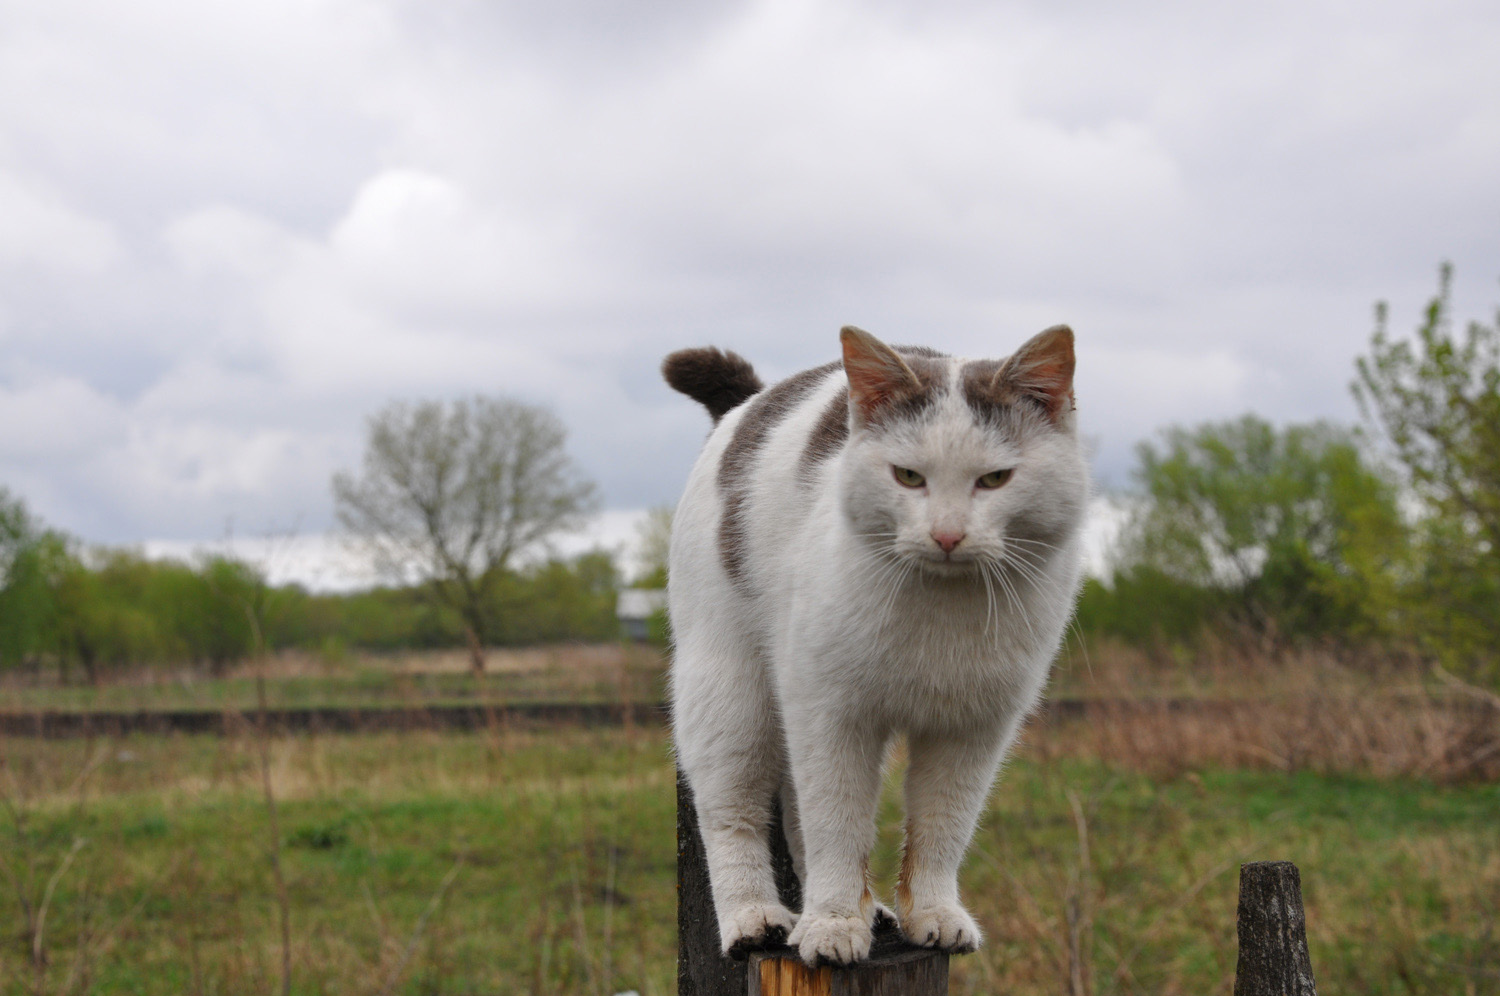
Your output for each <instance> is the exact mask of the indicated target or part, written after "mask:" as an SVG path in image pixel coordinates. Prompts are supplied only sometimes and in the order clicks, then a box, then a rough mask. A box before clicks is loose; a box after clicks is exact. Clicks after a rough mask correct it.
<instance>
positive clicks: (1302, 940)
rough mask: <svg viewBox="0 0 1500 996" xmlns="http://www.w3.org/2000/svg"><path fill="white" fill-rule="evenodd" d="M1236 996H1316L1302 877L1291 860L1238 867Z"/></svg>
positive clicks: (1260, 862) (1257, 862) (1254, 863)
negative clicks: (1238, 944) (1309, 952)
mask: <svg viewBox="0 0 1500 996" xmlns="http://www.w3.org/2000/svg"><path fill="white" fill-rule="evenodd" d="M1237 926H1238V930H1239V937H1240V956H1239V962H1238V964H1237V965H1236V966H1235V976H1234V996H1317V993H1318V989H1317V986H1316V985H1315V984H1314V983H1313V971H1312V958H1311V956H1310V955H1309V954H1308V952H1307V918H1306V914H1304V913H1303V910H1302V877H1301V876H1300V875H1299V874H1298V873H1297V866H1296V865H1294V864H1292V863H1291V862H1290V861H1252V862H1250V863H1248V864H1243V865H1240V906H1239V913H1238V922H1237Z"/></svg>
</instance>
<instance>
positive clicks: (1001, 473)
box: [974, 467, 1015, 491]
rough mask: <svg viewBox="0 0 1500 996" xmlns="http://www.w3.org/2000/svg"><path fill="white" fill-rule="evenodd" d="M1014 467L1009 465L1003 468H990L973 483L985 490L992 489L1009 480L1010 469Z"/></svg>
mask: <svg viewBox="0 0 1500 996" xmlns="http://www.w3.org/2000/svg"><path fill="white" fill-rule="evenodd" d="M1014 469H1015V468H1014V467H1010V468H1007V469H1005V470H992V471H990V472H989V473H988V474H985V475H984V476H983V477H981V478H980V479H979V480H977V481H975V482H974V483H975V484H976V485H978V486H979V487H981V488H984V489H985V490H986V491H993V490H995V489H996V488H998V487H999V486H1000V485H1002V484H1004V483H1005V482H1006V481H1008V480H1010V475H1011V471H1013V470H1014Z"/></svg>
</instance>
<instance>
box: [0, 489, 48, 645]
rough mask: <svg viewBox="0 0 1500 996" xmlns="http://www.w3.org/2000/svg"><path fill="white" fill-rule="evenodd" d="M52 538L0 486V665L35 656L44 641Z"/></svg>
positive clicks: (21, 505)
mask: <svg viewBox="0 0 1500 996" xmlns="http://www.w3.org/2000/svg"><path fill="white" fill-rule="evenodd" d="M56 542H57V536H56V534H53V533H49V532H48V531H47V530H45V529H43V527H42V525H41V523H40V522H39V521H37V519H36V518H35V517H34V516H33V515H32V514H31V513H30V512H29V511H28V510H27V508H26V504H25V502H23V501H21V499H20V498H17V497H15V496H13V495H12V494H11V493H10V492H9V491H7V490H6V489H5V488H3V487H0V666H14V665H16V664H19V663H22V662H24V661H31V660H35V659H36V657H37V655H38V654H39V653H40V651H41V650H42V648H43V646H44V643H45V640H46V634H47V630H48V627H49V626H50V624H51V617H52V613H53V605H52V600H51V593H50V592H49V591H48V588H47V583H46V561H47V551H48V547H49V546H50V545H52V544H54V543H56Z"/></svg>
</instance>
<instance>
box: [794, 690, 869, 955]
mask: <svg viewBox="0 0 1500 996" xmlns="http://www.w3.org/2000/svg"><path fill="white" fill-rule="evenodd" d="M787 728H788V730H787V739H788V745H789V748H790V751H791V759H792V773H793V777H794V778H795V779H796V782H797V790H796V796H797V807H798V811H799V818H800V819H799V821H800V825H801V831H802V842H803V848H804V852H805V864H806V869H807V872H806V880H805V881H804V882H803V892H802V895H803V901H802V915H801V917H800V918H799V919H798V921H797V928H796V929H795V930H793V931H792V934H791V937H790V938H789V939H788V941H787V943H788V944H790V945H791V946H792V947H794V948H796V949H797V953H798V954H799V955H800V956H801V957H802V960H803V961H804V962H806V963H807V964H809V965H817V964H820V963H832V964H837V965H849V964H853V963H854V962H857V961H862V960H863V959H865V958H867V957H869V954H870V943H871V940H872V936H873V935H872V927H873V924H874V920H875V917H876V914H877V912H878V911H879V910H880V906H879V904H877V903H876V901H875V897H874V895H873V894H872V893H871V892H870V888H869V882H868V877H869V876H868V871H869V863H870V848H871V847H872V845H873V844H874V838H875V806H876V803H877V801H878V799H879V795H880V768H881V763H882V761H883V760H884V757H885V739H886V738H885V734H884V732H883V731H881V730H877V729H874V728H872V727H869V726H867V725H863V724H860V723H859V722H857V721H850V722H839V721H837V720H832V719H830V718H829V717H828V716H827V714H826V713H823V714H818V712H817V711H816V710H812V709H790V710H788V716H787Z"/></svg>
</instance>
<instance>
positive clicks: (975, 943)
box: [901, 904, 984, 954]
mask: <svg viewBox="0 0 1500 996" xmlns="http://www.w3.org/2000/svg"><path fill="white" fill-rule="evenodd" d="M901 934H902V936H904V937H905V938H906V939H907V940H908V941H910V942H911V943H913V944H915V945H917V946H919V947H924V948H941V949H942V950H944V951H951V952H953V953H954V954H963V953H965V952H968V951H973V950H974V949H975V948H977V947H979V945H980V942H982V941H983V940H984V935H982V934H981V933H980V932H979V925H978V924H977V923H975V922H974V918H973V917H971V916H969V913H968V911H967V910H965V909H964V908H963V907H962V906H959V905H956V904H954V905H951V906H924V907H922V908H921V909H915V910H912V911H911V913H910V914H908V915H907V916H905V917H903V918H902V920H901Z"/></svg>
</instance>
